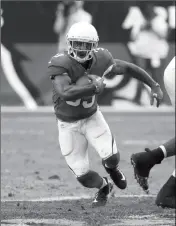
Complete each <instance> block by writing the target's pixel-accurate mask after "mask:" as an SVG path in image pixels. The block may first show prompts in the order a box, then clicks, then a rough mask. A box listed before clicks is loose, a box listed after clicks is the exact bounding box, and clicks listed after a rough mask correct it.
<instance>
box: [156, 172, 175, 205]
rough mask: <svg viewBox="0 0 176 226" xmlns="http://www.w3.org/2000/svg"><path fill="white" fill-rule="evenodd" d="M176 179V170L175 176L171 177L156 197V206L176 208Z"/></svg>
mask: <svg viewBox="0 0 176 226" xmlns="http://www.w3.org/2000/svg"><path fill="white" fill-rule="evenodd" d="M175 198H176V178H175V170H174V172H173V174H172V175H171V176H170V177H169V179H168V180H167V182H166V183H165V184H164V185H163V187H162V188H161V190H160V191H159V193H158V195H157V197H156V201H155V203H156V205H157V206H161V207H163V208H165V207H166V208H174V209H175V207H176V206H175V203H176V200H175Z"/></svg>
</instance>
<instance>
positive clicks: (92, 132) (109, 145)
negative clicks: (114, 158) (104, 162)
mask: <svg viewBox="0 0 176 226" xmlns="http://www.w3.org/2000/svg"><path fill="white" fill-rule="evenodd" d="M86 137H87V140H88V142H89V144H90V145H91V146H93V148H94V149H95V150H96V151H97V152H98V154H99V155H100V157H101V158H102V159H106V158H108V157H110V156H111V155H113V154H115V153H117V147H116V142H115V140H114V137H113V135H112V133H111V131H110V128H109V126H108V124H107V122H106V121H105V119H104V116H103V115H102V113H101V112H100V111H97V112H96V113H95V114H94V115H93V116H92V117H90V118H89V119H88V120H87V123H86Z"/></svg>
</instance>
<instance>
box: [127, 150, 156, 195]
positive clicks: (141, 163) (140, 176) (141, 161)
mask: <svg viewBox="0 0 176 226" xmlns="http://www.w3.org/2000/svg"><path fill="white" fill-rule="evenodd" d="M145 151H146V152H140V153H136V154H133V155H132V156H131V164H132V166H133V168H134V177H135V179H136V181H137V183H138V184H139V185H140V186H141V187H142V189H143V190H144V191H145V192H146V193H147V194H148V193H149V185H148V177H149V173H150V170H151V168H152V167H153V166H154V164H153V163H152V161H150V157H151V154H150V149H148V148H146V149H145Z"/></svg>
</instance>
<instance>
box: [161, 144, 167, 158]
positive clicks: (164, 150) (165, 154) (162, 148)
mask: <svg viewBox="0 0 176 226" xmlns="http://www.w3.org/2000/svg"><path fill="white" fill-rule="evenodd" d="M159 148H160V149H161V150H162V152H163V154H164V158H166V157H167V151H166V148H165V147H164V146H163V145H161V146H159Z"/></svg>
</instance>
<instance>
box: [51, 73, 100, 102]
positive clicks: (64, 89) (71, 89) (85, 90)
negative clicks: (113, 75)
mask: <svg viewBox="0 0 176 226" xmlns="http://www.w3.org/2000/svg"><path fill="white" fill-rule="evenodd" d="M52 82H53V85H54V87H55V90H56V92H57V93H58V94H59V96H60V97H61V98H62V99H63V100H65V101H72V100H76V99H79V98H82V97H83V96H92V95H94V94H95V90H96V87H95V85H94V84H92V83H90V84H87V85H84V86H78V85H76V84H72V83H71V79H70V77H69V76H68V74H67V73H63V74H62V75H57V76H54V78H53V79H52Z"/></svg>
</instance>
